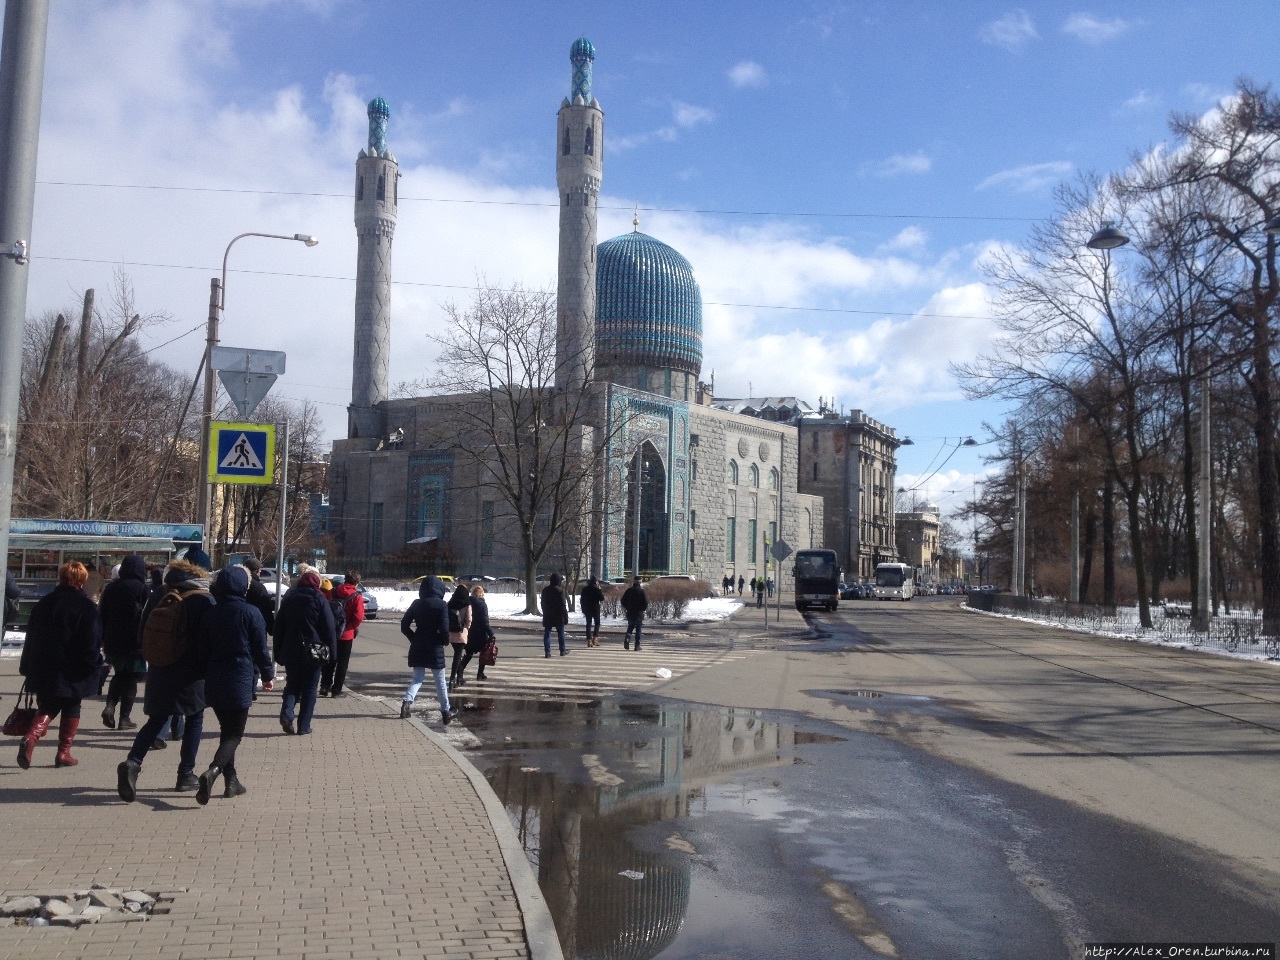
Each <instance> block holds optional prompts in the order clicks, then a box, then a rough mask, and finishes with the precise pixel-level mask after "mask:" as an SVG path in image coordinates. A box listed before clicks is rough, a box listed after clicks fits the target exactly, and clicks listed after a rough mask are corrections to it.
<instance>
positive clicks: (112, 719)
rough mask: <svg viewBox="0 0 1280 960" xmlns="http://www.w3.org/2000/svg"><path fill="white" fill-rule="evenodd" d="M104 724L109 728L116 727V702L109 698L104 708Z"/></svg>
mask: <svg viewBox="0 0 1280 960" xmlns="http://www.w3.org/2000/svg"><path fill="white" fill-rule="evenodd" d="M102 725H103V726H104V727H106V728H107V729H108V730H114V729H115V728H116V702H115V701H114V700H108V701H107V704H106V706H104V707H103V708H102Z"/></svg>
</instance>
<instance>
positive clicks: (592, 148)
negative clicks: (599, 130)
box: [583, 123, 596, 157]
mask: <svg viewBox="0 0 1280 960" xmlns="http://www.w3.org/2000/svg"><path fill="white" fill-rule="evenodd" d="M583 152H584V153H586V155H587V156H588V157H589V156H591V155H592V154H593V153H595V152H596V125H595V124H594V123H593V124H592V125H591V126H589V127H587V143H586V148H585V150H584V151H583Z"/></svg>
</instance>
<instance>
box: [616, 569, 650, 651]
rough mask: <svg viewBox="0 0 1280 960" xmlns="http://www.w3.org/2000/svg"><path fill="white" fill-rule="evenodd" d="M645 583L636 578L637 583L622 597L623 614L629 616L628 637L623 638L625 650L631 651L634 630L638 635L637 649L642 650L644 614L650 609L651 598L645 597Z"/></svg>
mask: <svg viewBox="0 0 1280 960" xmlns="http://www.w3.org/2000/svg"><path fill="white" fill-rule="evenodd" d="M643 582H644V581H642V580H641V579H640V578H639V577H636V579H635V582H634V583H633V584H631V586H629V587H627V591H626V593H624V594H623V595H622V612H623V613H625V614H626V615H627V635H626V636H625V637H623V638H622V647H623V649H624V650H630V649H631V631H632V630H634V631H635V633H636V649H637V650H639V649H640V629H641V627H642V625H643V624H644V612H645V611H646V610H648V609H649V598H648V597H647V596H646V595H645V592H644V587H643V586H642V584H643Z"/></svg>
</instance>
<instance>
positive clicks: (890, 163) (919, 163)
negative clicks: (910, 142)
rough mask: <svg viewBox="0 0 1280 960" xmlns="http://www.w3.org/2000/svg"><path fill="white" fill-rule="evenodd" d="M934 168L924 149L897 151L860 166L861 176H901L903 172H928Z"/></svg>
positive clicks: (859, 173)
mask: <svg viewBox="0 0 1280 960" xmlns="http://www.w3.org/2000/svg"><path fill="white" fill-rule="evenodd" d="M932 168H933V161H932V160H930V159H929V158H928V157H927V156H926V155H925V154H924V152H923V151H917V152H915V153H895V154H894V155H893V156H891V157H885V159H883V160H875V161H870V162H867V163H864V164H863V165H862V166H860V167H859V168H858V175H859V176H861V177H900V176H902V175H903V174H913V173H928V172H929V171H930V170H931V169H932Z"/></svg>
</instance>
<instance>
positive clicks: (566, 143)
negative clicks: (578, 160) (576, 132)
mask: <svg viewBox="0 0 1280 960" xmlns="http://www.w3.org/2000/svg"><path fill="white" fill-rule="evenodd" d="M544 142H545V141H544ZM560 152H561V153H563V154H564V155H565V156H566V157H567V156H568V155H569V128H568V127H567V126H566V127H565V128H564V145H563V146H562V147H561V148H560Z"/></svg>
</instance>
